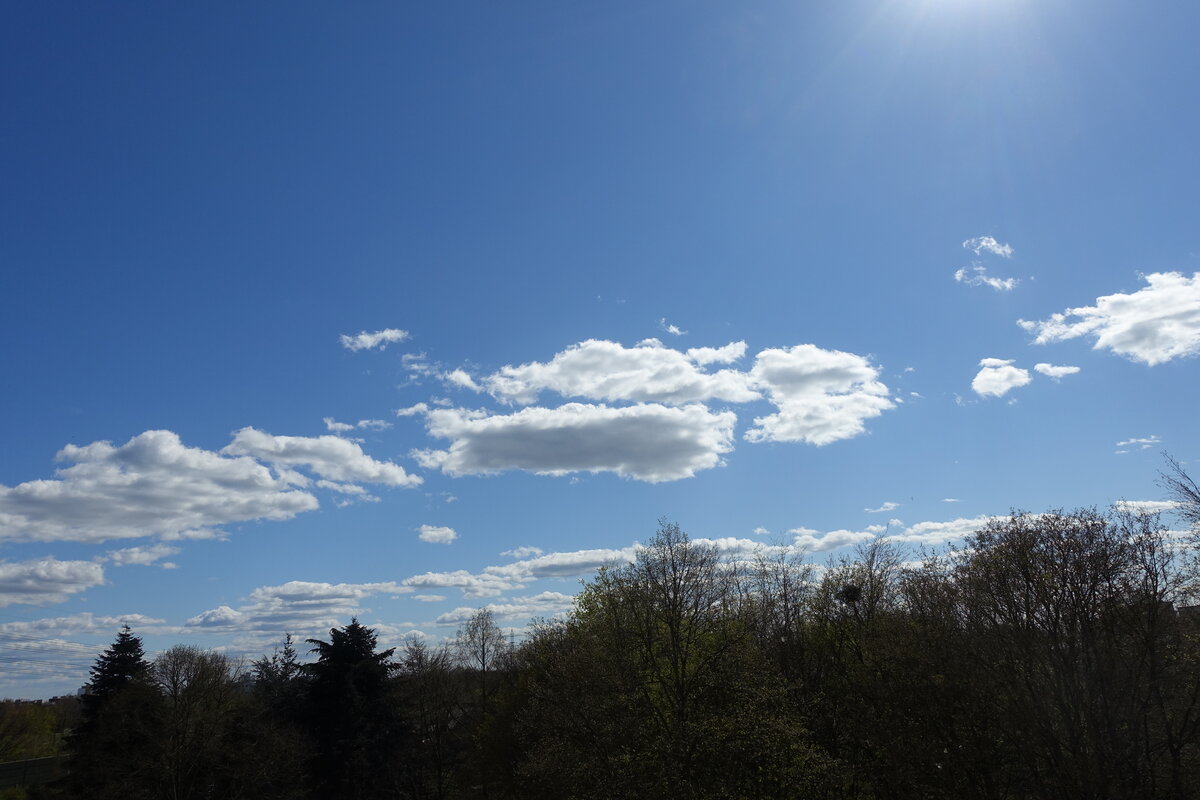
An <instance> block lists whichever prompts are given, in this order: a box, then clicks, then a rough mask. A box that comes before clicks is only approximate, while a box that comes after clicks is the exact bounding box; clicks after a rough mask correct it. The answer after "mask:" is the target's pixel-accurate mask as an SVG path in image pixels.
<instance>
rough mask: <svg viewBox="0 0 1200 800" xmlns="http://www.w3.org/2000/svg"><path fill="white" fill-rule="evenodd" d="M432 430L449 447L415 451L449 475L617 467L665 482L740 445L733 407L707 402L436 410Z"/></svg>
mask: <svg viewBox="0 0 1200 800" xmlns="http://www.w3.org/2000/svg"><path fill="white" fill-rule="evenodd" d="M426 419H427V425H428V430H429V433H430V435H431V436H435V437H438V438H442V439H450V440H451V444H450V448H449V449H448V450H423V451H418V452H415V453H414V454H413V455H414V456H415V457H416V458H417V460H418V461H419V462H420V464H421V465H422V466H423V467H426V468H430V469H433V468H440V469H441V470H442V471H444V472H446V473H447V474H449V475H453V476H459V475H476V474H481V473H494V472H501V471H504V470H509V469H521V470H526V471H529V472H535V473H538V474H541V475H563V474H566V473H570V472H615V473H616V474H618V475H621V476H623V477H629V478H636V479H638V480H643V481H648V482H650V483H658V482H661V481H672V480H678V479H680V478H690V477H692V476H693V475H694V474H695V473H696V472H697V471H699V470H702V469H709V468H711V467H715V466H717V465H719V464H720V463H721V454H723V453H727V452H729V451H730V450H731V449H732V438H733V426H734V423H735V422H736V419H737V418H736V416H735V415H734V414H733V412H722V413H713V412H711V411H709V410H708V408H706V407H705V406H703V405H698V404H697V405H687V406H682V407H668V406H663V405H655V404H638V405H635V406H628V407H623V408H610V407H608V406H604V405H587V404H581V403H568V404H566V405H564V406H561V407H559V408H553V409H550V408H539V407H533V408H525V409H522V410H521V411H518V412H516V413H514V414H508V415H491V414H488V413H487V412H484V411H468V410H465V409H436V410H433V411H430V412H429V413H428V416H427V418H426Z"/></svg>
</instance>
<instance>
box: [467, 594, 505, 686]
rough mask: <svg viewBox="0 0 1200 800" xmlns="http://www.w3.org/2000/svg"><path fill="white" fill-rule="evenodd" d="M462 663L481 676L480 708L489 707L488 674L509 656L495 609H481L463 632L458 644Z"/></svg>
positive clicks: (468, 622)
mask: <svg viewBox="0 0 1200 800" xmlns="http://www.w3.org/2000/svg"><path fill="white" fill-rule="evenodd" d="M454 647H455V651H456V652H457V653H458V660H459V662H460V663H461V664H463V665H464V666H465V667H467V668H468V669H472V670H474V671H475V672H476V673H477V675H478V681H479V698H480V706H481V707H482V708H486V707H487V699H488V673H489V672H491V671H492V670H494V669H495V668H496V667H497V665H498V664H499V662H500V659H501V658H502V656H503V655H504V654H505V653H506V652H507V645H506V642H505V641H504V634H503V633H502V632H501V630H500V627H499V626H498V625H496V618H495V615H494V614H492V611H491V609H488V608H481V609H479V610H478V611H476V612H475V613H474V614H472V615H471V618H470V619H468V620H467V623H466V624H465V625H463V627H461V628H459V631H458V636H457V637H456V638H455V642H454Z"/></svg>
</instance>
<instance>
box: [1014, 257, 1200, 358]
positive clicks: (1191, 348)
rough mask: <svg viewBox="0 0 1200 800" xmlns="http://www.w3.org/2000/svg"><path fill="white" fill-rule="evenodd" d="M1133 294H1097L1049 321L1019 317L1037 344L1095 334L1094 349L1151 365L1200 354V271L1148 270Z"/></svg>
mask: <svg viewBox="0 0 1200 800" xmlns="http://www.w3.org/2000/svg"><path fill="white" fill-rule="evenodd" d="M1143 278H1144V279H1145V281H1146V284H1147V285H1146V286H1145V287H1143V288H1142V289H1139V290H1138V291H1136V292H1133V293H1132V294H1119V293H1118V294H1110V295H1106V296H1104V297H1098V298H1096V304H1095V305H1094V306H1083V307H1080V308H1069V309H1067V310H1066V311H1064V312H1062V313H1059V314H1052V315H1050V318H1049V319H1047V320H1043V321H1041V322H1031V321H1028V320H1018V323H1017V324H1019V325H1020V326H1021V327H1022V328H1024V329H1025V330H1026V331H1029V332H1030V333H1033V334H1035V335H1036V338H1035V339H1034V342H1035V343H1036V344H1047V343H1049V342H1061V341H1064V340H1066V339H1075V338H1078V337H1081V336H1091V337H1093V338H1094V339H1095V340H1096V342H1095V344H1094V345H1093V349H1094V350H1100V349H1108V350H1111V351H1112V352H1114V353H1117V354H1118V355H1122V356H1125V357H1126V358H1128V359H1130V360H1132V361H1139V362H1141V363H1143V364H1147V365H1149V366H1154V365H1156V364H1162V363H1164V362H1167V361H1170V360H1171V359H1174V358H1182V357H1185V356H1194V355H1196V354H1197V353H1200V272H1197V273H1194V274H1193V275H1192V277H1190V278H1188V277H1187V276H1185V275H1183V274H1182V273H1179V272H1155V273H1152V274H1150V275H1145V276H1143Z"/></svg>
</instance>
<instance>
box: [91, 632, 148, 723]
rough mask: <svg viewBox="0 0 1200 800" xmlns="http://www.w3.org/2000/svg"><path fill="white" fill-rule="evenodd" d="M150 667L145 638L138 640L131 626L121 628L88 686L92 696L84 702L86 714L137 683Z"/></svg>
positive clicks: (99, 660) (94, 668) (101, 657)
mask: <svg viewBox="0 0 1200 800" xmlns="http://www.w3.org/2000/svg"><path fill="white" fill-rule="evenodd" d="M149 667H150V664H149V663H147V661H146V655H145V653H144V652H143V650H142V640H141V638H140V637H137V636H134V635H133V631H132V630H131V629H130V628H129V626H128V625H126V626H125V627H123V628H121V630H120V632H119V633H117V640H116V641H115V642H113V643H112V645H111V646H110V647H109V648H108V649H107V650H105V651H104V652H103V653H101V654H100V656H99V658H97V659H96V665H95V666H94V667H92V670H91V676H92V679H91V681H89V682H88V694H87V695H86V699H85V702H84V711H85V713H86V712H87V708H88V706H89V705H91V706H93V708H95V707H96V706H98V705H100V704H101V703H103V701H104V700H105V699H107V698H109V697H112V696H113V695H114V694H116V693H117V692H118V691H120V690H121V689H123V688H124V687H126V686H128V685H129V684H130V683H132V682H133V681H135V680H138V679H139V678H142V677H144V676H145V674H146V670H147V669H149ZM88 701H91V702H90V703H89V702H88Z"/></svg>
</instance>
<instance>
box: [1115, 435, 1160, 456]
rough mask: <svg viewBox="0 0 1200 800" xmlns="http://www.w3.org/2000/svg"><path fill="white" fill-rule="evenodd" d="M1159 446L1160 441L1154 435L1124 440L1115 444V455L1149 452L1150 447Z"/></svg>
mask: <svg viewBox="0 0 1200 800" xmlns="http://www.w3.org/2000/svg"><path fill="white" fill-rule="evenodd" d="M1160 444H1162V439H1160V438H1159V437H1158V436H1157V435H1156V434H1152V435H1150V436H1142V437H1134V438H1132V439H1125V440H1123V441H1120V442H1117V444H1116V447H1117V448H1118V450H1117V454H1118V455H1124V454H1125V453H1132V452H1133V451H1135V450H1149V449H1150V448H1151V447H1157V446H1158V445H1160Z"/></svg>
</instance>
